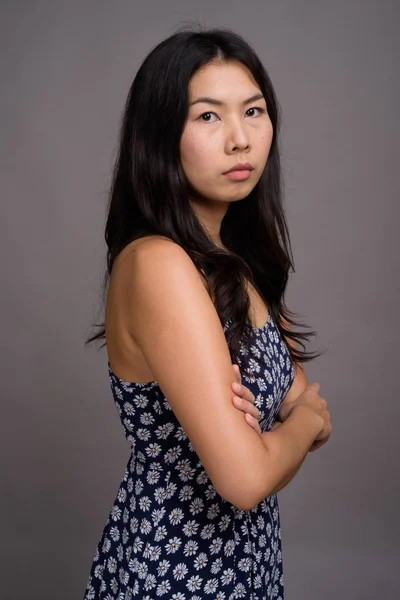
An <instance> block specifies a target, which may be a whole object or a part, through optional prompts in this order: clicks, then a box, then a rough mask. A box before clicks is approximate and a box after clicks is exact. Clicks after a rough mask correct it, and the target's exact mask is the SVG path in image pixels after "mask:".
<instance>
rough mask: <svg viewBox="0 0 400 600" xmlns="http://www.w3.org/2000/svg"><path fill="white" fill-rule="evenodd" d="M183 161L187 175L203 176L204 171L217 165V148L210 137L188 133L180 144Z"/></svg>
mask: <svg viewBox="0 0 400 600" xmlns="http://www.w3.org/2000/svg"><path fill="white" fill-rule="evenodd" d="M180 153H181V161H182V166H183V168H184V170H185V171H186V175H191V176H192V177H193V176H195V177H196V175H197V178H198V177H199V176H201V172H202V171H207V170H208V169H210V168H212V166H213V165H214V166H215V156H214V154H215V148H213V144H212V142H211V140H210V139H209V138H206V137H202V136H200V135H193V134H190V133H187V134H185V135H183V136H182V138H181V144H180Z"/></svg>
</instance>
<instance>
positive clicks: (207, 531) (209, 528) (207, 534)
mask: <svg viewBox="0 0 400 600" xmlns="http://www.w3.org/2000/svg"><path fill="white" fill-rule="evenodd" d="M214 531H215V525H213V524H211V523H210V524H209V525H205V526H204V527H203V529H202V530H201V532H200V537H201V538H203V539H205V540H209V539H210V538H211V537H212V536H213V534H214Z"/></svg>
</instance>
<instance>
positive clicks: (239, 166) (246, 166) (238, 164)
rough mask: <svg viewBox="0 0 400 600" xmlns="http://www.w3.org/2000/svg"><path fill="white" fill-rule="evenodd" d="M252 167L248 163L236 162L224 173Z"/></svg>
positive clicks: (250, 169) (248, 169) (246, 169)
mask: <svg viewBox="0 0 400 600" xmlns="http://www.w3.org/2000/svg"><path fill="white" fill-rule="evenodd" d="M253 169H254V167H253V165H251V164H250V163H248V162H247V163H236V165H235V166H233V167H232V168H231V169H229V171H225V174H226V173H233V172H234V171H253Z"/></svg>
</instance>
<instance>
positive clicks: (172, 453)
mask: <svg viewBox="0 0 400 600" xmlns="http://www.w3.org/2000/svg"><path fill="white" fill-rule="evenodd" d="M180 454H182V448H181V447H180V446H174V447H173V448H170V449H169V450H167V452H166V453H165V458H164V460H165V462H166V463H167V464H173V463H174V462H175V461H176V460H177V459H178V458H179V456H180Z"/></svg>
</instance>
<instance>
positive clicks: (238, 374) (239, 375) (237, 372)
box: [233, 365, 242, 384]
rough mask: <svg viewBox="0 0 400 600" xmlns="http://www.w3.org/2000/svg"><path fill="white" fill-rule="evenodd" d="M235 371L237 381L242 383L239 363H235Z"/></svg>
mask: <svg viewBox="0 0 400 600" xmlns="http://www.w3.org/2000/svg"><path fill="white" fill-rule="evenodd" d="M233 371H234V373H235V376H236V380H237V382H238V383H239V384H241V383H242V376H241V374H240V369H239V366H238V365H233Z"/></svg>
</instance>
